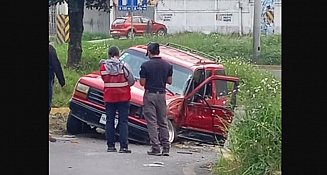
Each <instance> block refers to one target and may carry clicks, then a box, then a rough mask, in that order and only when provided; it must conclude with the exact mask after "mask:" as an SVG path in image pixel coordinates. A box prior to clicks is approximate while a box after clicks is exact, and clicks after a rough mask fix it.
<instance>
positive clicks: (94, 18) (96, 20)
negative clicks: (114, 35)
mask: <svg viewBox="0 0 327 175" xmlns="http://www.w3.org/2000/svg"><path fill="white" fill-rule="evenodd" d="M112 16H113V15H112V12H111V14H110V17H111V19H110V23H111V22H112ZM83 25H84V32H94V33H104V34H109V27H110V26H109V13H106V12H102V11H98V10H96V9H93V10H90V9H87V8H86V7H85V9H84V18H83Z"/></svg>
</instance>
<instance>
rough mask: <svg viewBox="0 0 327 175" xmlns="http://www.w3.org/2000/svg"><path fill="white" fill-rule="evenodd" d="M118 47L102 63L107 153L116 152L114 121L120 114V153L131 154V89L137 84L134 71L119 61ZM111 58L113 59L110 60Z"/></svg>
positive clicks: (112, 48) (113, 48)
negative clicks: (129, 129)
mask: <svg viewBox="0 0 327 175" xmlns="http://www.w3.org/2000/svg"><path fill="white" fill-rule="evenodd" d="M119 55H120V53H119V50H118V48H117V47H110V48H109V51H108V56H109V59H106V60H101V61H100V73H101V77H102V80H103V82H104V102H105V108H106V115H107V118H106V119H107V120H106V129H105V130H106V132H105V133H106V137H107V146H108V149H107V152H116V151H117V149H116V148H115V128H114V120H115V116H116V111H118V113H119V118H118V119H119V138H120V150H119V153H131V152H132V151H131V150H129V149H128V113H129V106H130V103H129V100H130V99H131V88H130V86H132V85H133V84H134V83H135V79H134V77H133V74H132V71H131V69H130V67H129V65H128V64H127V63H124V62H122V61H120V60H119ZM110 58H111V59H110Z"/></svg>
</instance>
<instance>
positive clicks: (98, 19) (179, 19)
mask: <svg viewBox="0 0 327 175" xmlns="http://www.w3.org/2000/svg"><path fill="white" fill-rule="evenodd" d="M261 1H262V13H264V11H265V10H266V6H267V5H271V6H272V8H273V13H274V14H273V15H274V17H273V21H274V23H273V24H271V25H269V26H271V27H270V29H272V30H271V31H273V32H274V33H275V34H281V7H282V6H281V0H261ZM107 2H108V3H110V5H114V6H115V5H117V3H118V0H107ZM149 2H150V3H149V6H148V10H147V11H143V12H142V11H138V12H134V14H136V15H144V16H148V17H149V18H151V19H154V20H155V21H157V22H161V23H163V24H165V25H166V26H167V29H168V33H176V32H185V31H189V32H217V33H224V34H228V33H241V34H248V33H251V32H252V30H253V15H254V13H253V9H254V0H149ZM125 15H126V12H125V11H118V9H117V6H116V8H113V9H112V11H111V13H110V14H109V13H105V12H99V11H97V10H89V9H86V8H85V11H84V19H83V23H84V31H85V32H100V33H108V32H109V28H110V24H111V23H112V21H113V20H114V19H115V18H116V17H118V16H125ZM263 19H264V17H262V21H264V20H263ZM265 26H267V25H264V24H262V28H263V30H265ZM266 29H267V28H266Z"/></svg>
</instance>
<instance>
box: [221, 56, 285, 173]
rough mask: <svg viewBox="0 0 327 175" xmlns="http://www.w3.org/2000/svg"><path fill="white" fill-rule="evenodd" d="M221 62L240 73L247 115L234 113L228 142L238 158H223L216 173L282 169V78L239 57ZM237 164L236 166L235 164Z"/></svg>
mask: <svg viewBox="0 0 327 175" xmlns="http://www.w3.org/2000/svg"><path fill="white" fill-rule="evenodd" d="M222 63H223V64H224V66H225V67H226V71H227V73H228V74H229V75H232V76H237V77H240V79H241V80H242V83H241V84H240V91H239V94H238V98H239V102H238V105H244V107H245V112H246V114H245V116H242V117H240V116H235V119H236V120H234V122H233V124H232V126H231V128H230V131H229V139H228V141H229V146H230V149H231V151H232V153H233V154H234V155H235V157H236V159H234V160H233V161H226V160H224V158H222V160H220V161H219V162H218V164H217V166H216V168H215V172H216V173H217V174H222V175H224V174H235V175H236V174H240V172H241V173H242V174H273V173H274V172H276V171H280V170H281V142H282V137H281V136H282V135H281V132H282V131H281V82H280V80H277V79H276V78H274V77H273V76H272V75H271V74H269V73H268V72H263V71H260V70H257V69H255V68H253V66H252V65H250V64H247V63H244V62H240V61H239V59H226V60H223V61H222ZM236 165H237V166H236Z"/></svg>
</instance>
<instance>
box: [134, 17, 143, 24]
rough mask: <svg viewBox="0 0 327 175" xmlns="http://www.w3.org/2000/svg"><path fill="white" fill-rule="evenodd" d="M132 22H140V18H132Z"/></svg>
mask: <svg viewBox="0 0 327 175" xmlns="http://www.w3.org/2000/svg"><path fill="white" fill-rule="evenodd" d="M133 23H141V18H139V17H135V18H133Z"/></svg>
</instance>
